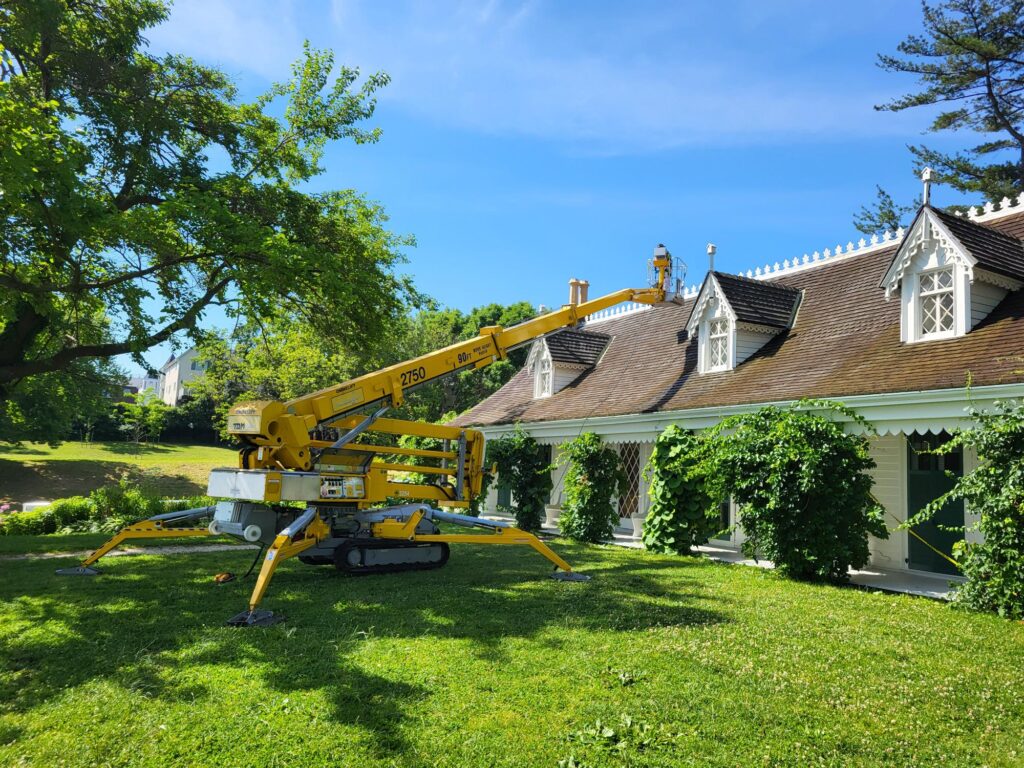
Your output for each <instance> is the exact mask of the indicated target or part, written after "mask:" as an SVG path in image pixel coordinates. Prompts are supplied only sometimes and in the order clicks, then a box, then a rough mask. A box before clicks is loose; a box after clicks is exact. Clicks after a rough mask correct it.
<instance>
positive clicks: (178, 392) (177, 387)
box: [156, 349, 206, 406]
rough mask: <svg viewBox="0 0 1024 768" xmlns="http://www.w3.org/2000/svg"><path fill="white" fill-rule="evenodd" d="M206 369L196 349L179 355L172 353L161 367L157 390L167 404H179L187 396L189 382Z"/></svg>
mask: <svg viewBox="0 0 1024 768" xmlns="http://www.w3.org/2000/svg"><path fill="white" fill-rule="evenodd" d="M205 370H206V363H204V362H201V361H200V360H199V353H198V352H197V351H196V350H195V349H190V350H188V351H187V352H182V353H181V355H180V356H178V357H175V356H174V355H171V357H170V359H169V360H168V361H167V362H166V363H164V365H163V367H162V368H161V369H160V378H159V380H158V384H157V388H156V392H157V394H158V395H159V396H160V399H161V400H163V401H164V402H165V403H167V405H171V406H174V405H177V404H178V403H180V402H181V400H182V398H183V397H185V394H186V387H187V385H188V383H189V382H190V381H192V380H193V379H194V378H196V377H197V376H199V375H200V374H201V373H202V372H203V371H205Z"/></svg>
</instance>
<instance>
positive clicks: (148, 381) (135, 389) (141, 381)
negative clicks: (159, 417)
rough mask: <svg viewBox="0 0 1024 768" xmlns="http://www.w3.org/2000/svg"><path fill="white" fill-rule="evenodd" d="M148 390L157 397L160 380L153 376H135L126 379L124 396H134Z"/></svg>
mask: <svg viewBox="0 0 1024 768" xmlns="http://www.w3.org/2000/svg"><path fill="white" fill-rule="evenodd" d="M146 390H150V391H151V392H153V394H155V395H156V396H157V397H159V396H160V379H159V378H157V377H155V376H135V377H132V378H130V379H128V383H127V384H126V385H125V387H124V392H125V394H126V395H127V394H132V395H136V394H139V393H141V392H145V391H146Z"/></svg>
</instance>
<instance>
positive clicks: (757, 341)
mask: <svg viewBox="0 0 1024 768" xmlns="http://www.w3.org/2000/svg"><path fill="white" fill-rule="evenodd" d="M771 338H772V335H771V334H770V333H757V332H755V331H748V330H744V329H742V328H737V329H736V365H739V364H740V363H742V362H743V361H744V360H746V359H747V358H748V357H750V356H751V355H752V354H754V353H755V352H757V350H759V349H760V348H761V347H763V346H764V345H765V344H767V343H768V340H769V339H771Z"/></svg>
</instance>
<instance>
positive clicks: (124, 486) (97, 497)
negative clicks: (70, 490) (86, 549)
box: [89, 480, 167, 530]
mask: <svg viewBox="0 0 1024 768" xmlns="http://www.w3.org/2000/svg"><path fill="white" fill-rule="evenodd" d="M89 501H90V502H91V504H92V516H91V520H93V521H94V522H95V523H99V525H98V526H93V530H115V529H117V528H120V527H122V526H125V525H127V524H128V523H132V522H135V521H136V520H144V519H145V518H147V517H152V516H153V515H158V514H160V513H161V512H166V511H167V508H166V507H165V506H164V505H163V503H162V502H161V501H160V499H159V498H157V497H155V496H148V495H146V494H145V493H143V492H142V491H141V490H139V489H138V488H137V487H135V486H134V485H132V484H131V483H129V482H127V481H125V480H122V481H121V482H119V483H118V484H117V485H108V486H106V487H105V488H98V489H97V490H95V491H93V492H92V493H91V494H89Z"/></svg>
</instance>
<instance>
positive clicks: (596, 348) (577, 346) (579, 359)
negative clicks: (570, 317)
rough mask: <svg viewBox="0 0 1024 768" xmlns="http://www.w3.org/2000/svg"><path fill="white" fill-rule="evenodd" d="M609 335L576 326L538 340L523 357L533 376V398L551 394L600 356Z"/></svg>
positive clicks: (555, 392) (570, 382)
mask: <svg viewBox="0 0 1024 768" xmlns="http://www.w3.org/2000/svg"><path fill="white" fill-rule="evenodd" d="M610 341H611V336H608V335H607V334H604V333H594V332H592V331H583V330H578V329H576V328H569V329H566V330H564V331H557V332H556V333H552V334H550V335H548V336H545V337H544V338H542V339H537V341H535V342H534V343H533V348H532V349H531V350H530V356H529V357H528V358H527V359H526V369H527V371H528V372H529V374H530V376H532V377H533V397H534V399H538V398H541V397H551V396H552V395H557V394H558V393H559V392H560V391H561V390H563V389H565V388H566V387H567V386H570V385H571V384H572V383H573V382H574V381H576V379H578V378H579V377H580V376H581V375H582V374H583V373H585V372H586V371H589V370H590V369H591V368H593V367H594V366H595V365H597V363H598V361H599V360H600V359H601V355H602V354H603V353H604V350H605V347H607V346H608V342H610Z"/></svg>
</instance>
